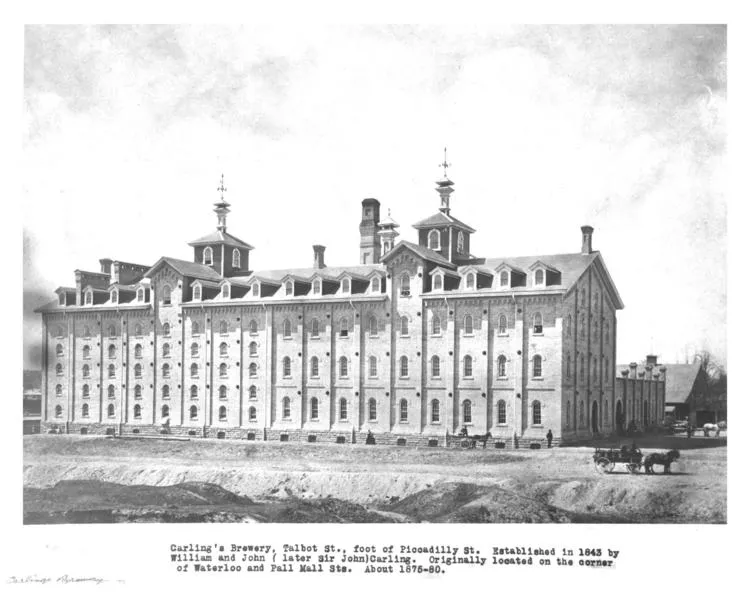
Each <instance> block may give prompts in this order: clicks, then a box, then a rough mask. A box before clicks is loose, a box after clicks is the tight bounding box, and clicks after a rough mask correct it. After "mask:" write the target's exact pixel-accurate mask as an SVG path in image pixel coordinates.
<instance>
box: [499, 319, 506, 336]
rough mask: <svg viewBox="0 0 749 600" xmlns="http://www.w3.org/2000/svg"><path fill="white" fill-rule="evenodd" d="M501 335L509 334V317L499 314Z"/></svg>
mask: <svg viewBox="0 0 749 600" xmlns="http://www.w3.org/2000/svg"><path fill="white" fill-rule="evenodd" d="M499 335H507V317H506V316H505V315H499Z"/></svg>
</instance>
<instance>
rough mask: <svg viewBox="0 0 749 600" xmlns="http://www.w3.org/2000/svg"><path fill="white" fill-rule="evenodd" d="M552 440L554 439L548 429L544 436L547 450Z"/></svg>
mask: <svg viewBox="0 0 749 600" xmlns="http://www.w3.org/2000/svg"><path fill="white" fill-rule="evenodd" d="M553 439H554V434H553V433H551V429H549V433H547V434H546V442H547V445H546V447H547V448H551V442H552V440H553Z"/></svg>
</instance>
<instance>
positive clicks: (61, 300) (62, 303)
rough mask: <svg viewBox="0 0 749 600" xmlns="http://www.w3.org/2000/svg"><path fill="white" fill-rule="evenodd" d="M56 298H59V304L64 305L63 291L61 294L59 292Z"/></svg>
mask: <svg viewBox="0 0 749 600" xmlns="http://www.w3.org/2000/svg"><path fill="white" fill-rule="evenodd" d="M58 298H59V300H60V306H65V293H64V292H63V293H62V294H60V295H59V296H58Z"/></svg>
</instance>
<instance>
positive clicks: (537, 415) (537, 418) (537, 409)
mask: <svg viewBox="0 0 749 600" xmlns="http://www.w3.org/2000/svg"><path fill="white" fill-rule="evenodd" d="M533 424H534V425H540V424H541V403H540V402H539V401H538V400H534V401H533Z"/></svg>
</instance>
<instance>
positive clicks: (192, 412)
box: [190, 404, 198, 421]
mask: <svg viewBox="0 0 749 600" xmlns="http://www.w3.org/2000/svg"><path fill="white" fill-rule="evenodd" d="M197 418H198V407H197V406H195V405H194V404H193V405H192V406H191V407H190V420H191V421H194V420H195V419H197Z"/></svg>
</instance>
